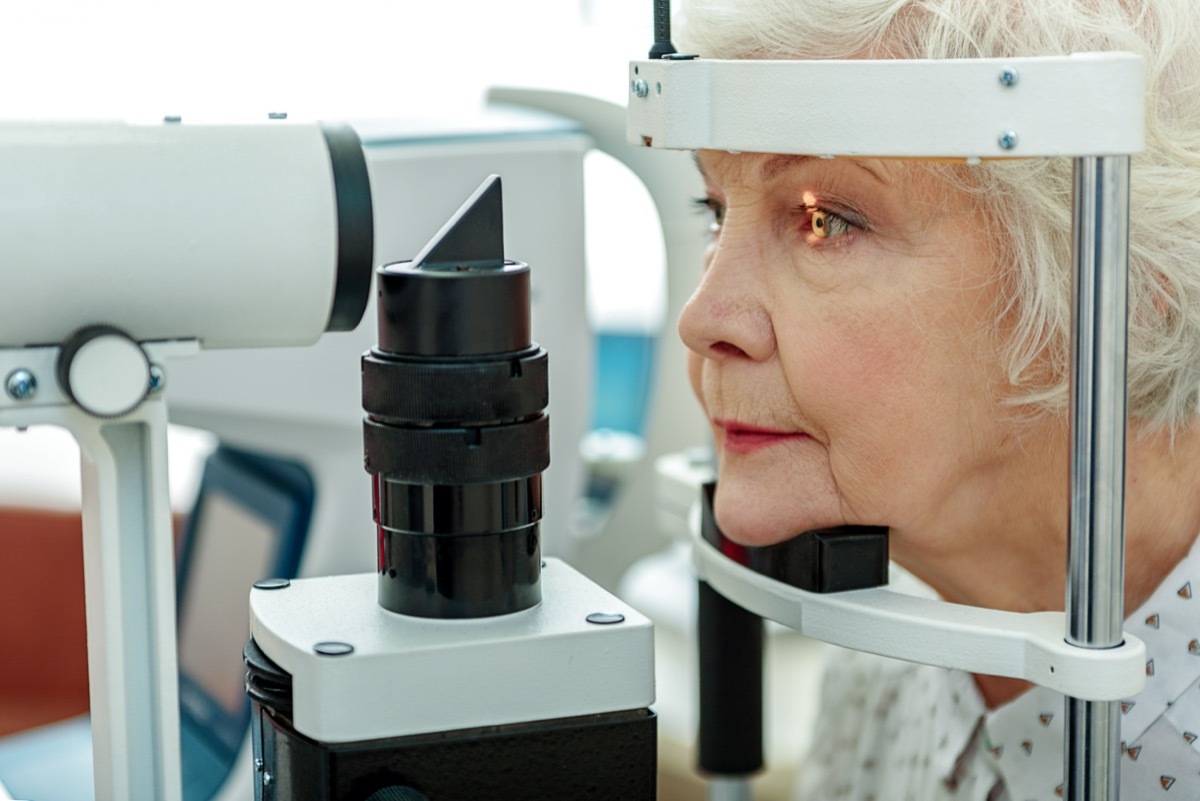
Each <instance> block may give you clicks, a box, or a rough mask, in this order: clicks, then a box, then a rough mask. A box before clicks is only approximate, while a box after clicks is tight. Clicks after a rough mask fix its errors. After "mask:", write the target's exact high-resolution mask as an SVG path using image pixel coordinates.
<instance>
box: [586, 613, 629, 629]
mask: <svg viewBox="0 0 1200 801" xmlns="http://www.w3.org/2000/svg"><path fill="white" fill-rule="evenodd" d="M585 619H586V620H587V622H588V623H595V624H596V625H599V626H609V625H612V624H613V623H624V622H625V616H624V615H619V614H616V613H614V612H592V613H591V614H590V615H588V616H587V618H585Z"/></svg>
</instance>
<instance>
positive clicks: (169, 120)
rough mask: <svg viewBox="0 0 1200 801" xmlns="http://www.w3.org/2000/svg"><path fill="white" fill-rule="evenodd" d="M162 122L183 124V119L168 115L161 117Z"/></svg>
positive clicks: (175, 115)
mask: <svg viewBox="0 0 1200 801" xmlns="http://www.w3.org/2000/svg"><path fill="white" fill-rule="evenodd" d="M163 122H183V117H180V116H179V115H178V114H168V115H167V116H165V117H163Z"/></svg>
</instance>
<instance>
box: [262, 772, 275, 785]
mask: <svg viewBox="0 0 1200 801" xmlns="http://www.w3.org/2000/svg"><path fill="white" fill-rule="evenodd" d="M273 781H275V777H274V776H272V775H271V774H270V773H264V774H263V779H262V782H263V787H270V786H271V782H273Z"/></svg>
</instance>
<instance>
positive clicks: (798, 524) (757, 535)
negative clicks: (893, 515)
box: [713, 479, 842, 548]
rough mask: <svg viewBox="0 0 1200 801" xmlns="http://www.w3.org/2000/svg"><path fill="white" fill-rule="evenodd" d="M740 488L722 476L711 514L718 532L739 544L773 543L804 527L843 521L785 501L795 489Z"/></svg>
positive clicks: (781, 540) (824, 525)
mask: <svg viewBox="0 0 1200 801" xmlns="http://www.w3.org/2000/svg"><path fill="white" fill-rule="evenodd" d="M741 490H743V488H742V487H741V486H739V482H738V481H736V480H726V479H721V480H720V481H718V482H717V493H716V497H715V499H714V501H713V514H714V515H715V516H716V518H717V525H718V526H720V528H721V532H722V533H723V534H724V535H725V536H726V537H728V538H729V539H731V540H733V541H734V542H736V543H738V544H739V545H745V546H748V547H752V548H758V547H762V546H765V545H776V544H778V543H781V542H784V541H786V540H790V539H792V538H793V537H795V536H797V535H798V534H802V533H804V532H805V531H810V530H812V529H816V528H828V527H830V526H837V525H842V521H841V520H840V519H837V518H836V517H835V516H833V515H828V514H821V513H820V511H819V510H816V509H803V508H798V507H797V506H795V505H793V504H787V503H786V499H788V498H789V496H791V499H792V500H794V498H795V490H794V489H792V490H791V491H790V492H785V491H781V490H777V491H774V492H772V491H771V490H770V489H767V488H764V487H761V486H758V487H753V488H746V489H745V491H741Z"/></svg>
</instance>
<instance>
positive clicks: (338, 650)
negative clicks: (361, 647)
mask: <svg viewBox="0 0 1200 801" xmlns="http://www.w3.org/2000/svg"><path fill="white" fill-rule="evenodd" d="M313 653H317V654H320V655H321V656H345V655H346V654H352V653H354V646H353V645H351V644H350V643H348V642H319V643H317V644H316V645H314V646H313Z"/></svg>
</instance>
